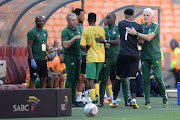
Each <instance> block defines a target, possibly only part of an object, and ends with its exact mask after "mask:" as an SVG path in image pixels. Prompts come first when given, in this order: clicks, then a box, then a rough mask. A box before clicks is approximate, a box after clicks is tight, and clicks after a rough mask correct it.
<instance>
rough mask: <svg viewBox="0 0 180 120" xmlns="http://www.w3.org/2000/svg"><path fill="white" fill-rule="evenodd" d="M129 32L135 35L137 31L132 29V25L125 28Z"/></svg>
mask: <svg viewBox="0 0 180 120" xmlns="http://www.w3.org/2000/svg"><path fill="white" fill-rule="evenodd" d="M126 30H127V31H128V33H129V34H131V35H136V33H137V31H136V30H135V29H134V27H131V28H126Z"/></svg>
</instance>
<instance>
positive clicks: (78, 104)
mask: <svg viewBox="0 0 180 120" xmlns="http://www.w3.org/2000/svg"><path fill="white" fill-rule="evenodd" d="M75 105H76V107H83V106H84V105H83V103H82V102H81V101H80V102H76V103H75Z"/></svg>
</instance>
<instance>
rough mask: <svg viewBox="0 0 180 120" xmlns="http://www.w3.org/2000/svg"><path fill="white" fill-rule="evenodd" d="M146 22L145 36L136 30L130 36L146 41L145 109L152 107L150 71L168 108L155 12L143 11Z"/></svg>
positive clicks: (144, 63) (143, 57)
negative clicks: (154, 20) (154, 17)
mask: <svg viewBox="0 0 180 120" xmlns="http://www.w3.org/2000/svg"><path fill="white" fill-rule="evenodd" d="M143 15H144V21H145V23H143V24H142V27H143V34H142V33H138V32H137V31H136V30H135V29H134V28H131V29H129V30H128V31H129V34H132V35H137V36H138V37H139V38H140V39H142V40H145V42H144V44H143V46H142V52H141V59H142V72H143V89H144V94H145V108H151V106H150V71H151V69H153V71H154V76H155V79H156V81H157V82H158V86H159V89H160V93H161V96H162V98H163V108H167V107H168V102H167V95H166V90H165V86H164V82H163V79H162V76H161V51H160V38H159V36H160V30H159V24H157V23H154V22H153V16H154V11H153V10H152V9H151V8H146V9H144V11H143Z"/></svg>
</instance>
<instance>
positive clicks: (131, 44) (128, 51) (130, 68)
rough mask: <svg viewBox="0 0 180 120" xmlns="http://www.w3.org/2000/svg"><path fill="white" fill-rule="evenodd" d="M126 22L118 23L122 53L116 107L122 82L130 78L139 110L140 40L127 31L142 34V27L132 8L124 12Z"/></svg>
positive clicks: (115, 91)
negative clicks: (138, 44)
mask: <svg viewBox="0 0 180 120" xmlns="http://www.w3.org/2000/svg"><path fill="white" fill-rule="evenodd" d="M124 15H125V20H122V21H120V22H119V23H118V28H119V33H120V39H121V46H120V52H119V56H118V59H117V63H116V77H117V79H116V81H115V84H114V91H113V92H114V94H113V97H114V100H113V104H114V107H116V106H117V101H116V99H117V96H118V93H119V89H120V85H119V84H120V80H123V79H126V78H127V77H129V80H130V91H131V97H132V106H133V108H139V106H138V105H137V103H136V91H137V85H136V73H137V71H138V63H139V53H138V48H137V43H138V39H137V36H135V35H129V34H128V31H127V30H126V28H127V27H134V28H136V29H137V31H138V32H142V27H141V25H139V24H137V23H136V22H134V21H133V18H134V11H133V10H132V9H131V8H128V9H126V10H125V11H124Z"/></svg>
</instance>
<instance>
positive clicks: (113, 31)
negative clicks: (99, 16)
mask: <svg viewBox="0 0 180 120" xmlns="http://www.w3.org/2000/svg"><path fill="white" fill-rule="evenodd" d="M115 28H116V24H115V25H114V28H113V30H112V32H111V34H109V30H108V26H107V31H108V35H109V40H110V39H111V35H112V33H113V32H114V30H115Z"/></svg>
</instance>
